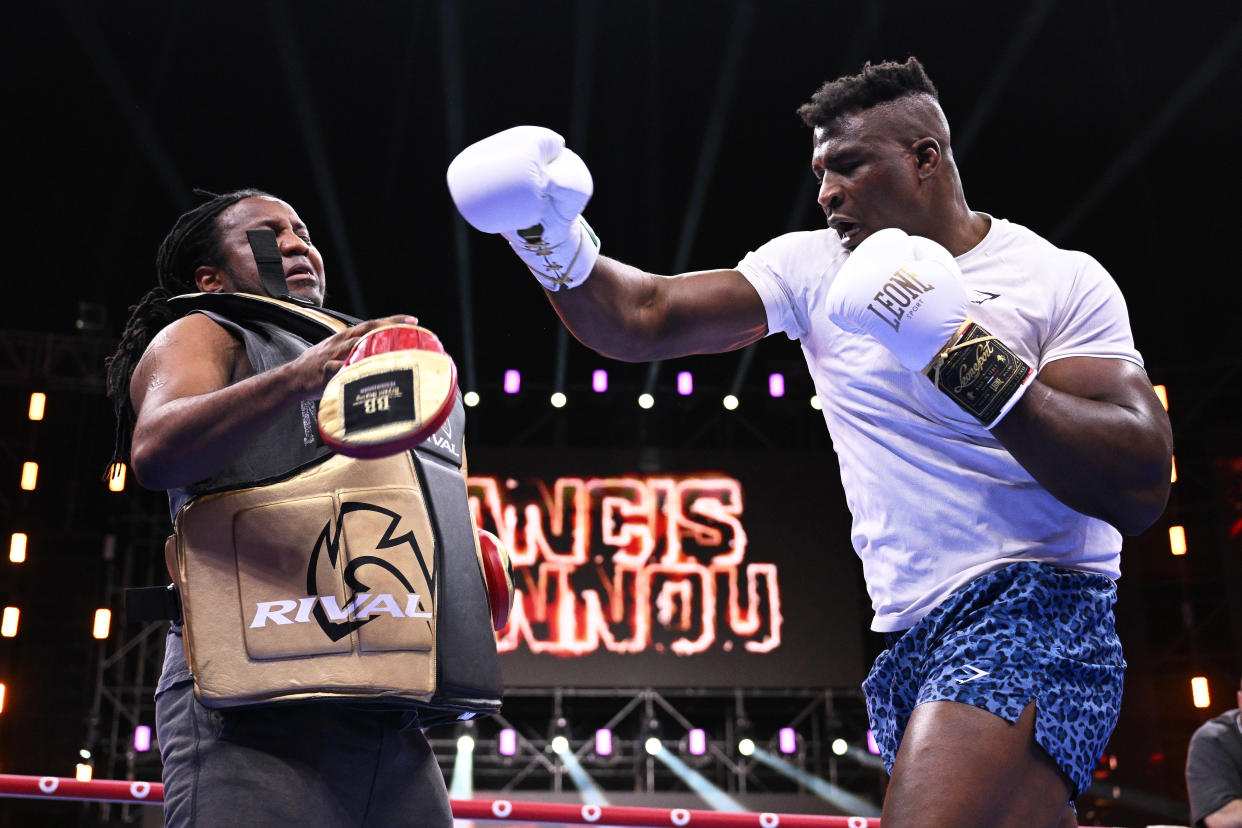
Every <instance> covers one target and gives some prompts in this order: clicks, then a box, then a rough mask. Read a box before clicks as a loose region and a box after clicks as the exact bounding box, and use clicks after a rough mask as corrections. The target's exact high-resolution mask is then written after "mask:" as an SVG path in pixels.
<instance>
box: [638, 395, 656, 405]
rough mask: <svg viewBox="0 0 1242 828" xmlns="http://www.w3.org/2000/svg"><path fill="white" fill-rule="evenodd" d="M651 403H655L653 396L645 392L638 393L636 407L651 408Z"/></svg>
mask: <svg viewBox="0 0 1242 828" xmlns="http://www.w3.org/2000/svg"><path fill="white" fill-rule="evenodd" d="M653 405H655V397H653V396H651V395H650V394H647V393H643V394H639V395H638V407H639V408H651V406H653Z"/></svg>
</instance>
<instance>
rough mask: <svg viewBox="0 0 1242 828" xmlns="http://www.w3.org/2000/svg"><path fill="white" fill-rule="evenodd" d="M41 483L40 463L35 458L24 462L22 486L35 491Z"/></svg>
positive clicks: (29, 490)
mask: <svg viewBox="0 0 1242 828" xmlns="http://www.w3.org/2000/svg"><path fill="white" fill-rule="evenodd" d="M38 484H39V464H38V463H36V462H34V461H33V460H27V461H26V462H25V463H22V488H23V489H24V490H26V491H28V492H33V491H34V490H35V486H37V485H38Z"/></svg>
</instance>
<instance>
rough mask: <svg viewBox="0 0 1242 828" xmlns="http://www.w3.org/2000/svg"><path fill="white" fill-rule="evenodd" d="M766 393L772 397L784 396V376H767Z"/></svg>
mask: <svg viewBox="0 0 1242 828" xmlns="http://www.w3.org/2000/svg"><path fill="white" fill-rule="evenodd" d="M768 393H769V394H771V395H772V396H773V397H783V396H785V375H784V374H768Z"/></svg>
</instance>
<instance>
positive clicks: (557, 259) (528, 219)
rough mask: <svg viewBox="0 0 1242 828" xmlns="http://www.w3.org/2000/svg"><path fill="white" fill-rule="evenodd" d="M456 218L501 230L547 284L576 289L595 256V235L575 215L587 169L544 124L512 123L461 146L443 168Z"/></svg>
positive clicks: (589, 186) (588, 185) (585, 195)
mask: <svg viewBox="0 0 1242 828" xmlns="http://www.w3.org/2000/svg"><path fill="white" fill-rule="evenodd" d="M447 178H448V188H449V193H450V194H451V195H452V196H453V203H455V204H456V205H457V209H458V211H459V212H460V213H461V215H462V218H464V219H465V220H466V221H467V222H469V223H470V224H471V225H472V226H473V227H475V228H476V229H478V230H482V231H483V232H484V233H499V234H501V235H503V236H504V237H505V238H506V239H508V241H509V244H510V245H511V246H512V247H513V250H514V252H516V253H517V254H518V256H519V257H520V258H521V259H522V261H524V262H525V263H526V266H527V267H529V268H530V270H531V272H532V273H534V274H535V277H536V278H537V279H539V281H540V282H541V283H542V284H543V286H544V287H546V288H547V289H548V290H559V289H560V288H561V287H567V288H572V287H577V286H578V285H580V284H582V282H583V281H585V280H586V277H587V276H589V275H590V273H591V268H593V267H594V266H595V260H596V259H597V258H598V256H599V238H598V237H597V236H596V235H595V233H594V231H592V230H591V226H590V225H589V224H587V223H586V219H584V218H583V217H582V215H581V213H582V210H583V208H584V207H586V203H587V202H588V201H590V199H591V193H592V192H593V191H594V184H593V182H592V180H591V172H590V170H588V169H587V166H586V164H585V163H583V161H582V159H581V158H579V157H578V155H577V154H576V153H575V152H574V151H573V150H571V149H569V148H567V147H566V146H565V139H564V138H562V137H561V136H560V135H558V134H557V133H555V132H553V131H552V130H550V129H546V128H544V127H537V126H517V127H512V128H511V129H506V130H505V131H504V132H498V133H496V134H495V135H492V136H490V137H487V138H484V139H483V140H481V141H478V142H476V143H474V144H471V145H470V146H468V147H466V148H465V149H464V150H462V151H461V152H460V153H458V155H457V157H456V158H454V159H453V162H452V163H451V164H449V168H448V174H447Z"/></svg>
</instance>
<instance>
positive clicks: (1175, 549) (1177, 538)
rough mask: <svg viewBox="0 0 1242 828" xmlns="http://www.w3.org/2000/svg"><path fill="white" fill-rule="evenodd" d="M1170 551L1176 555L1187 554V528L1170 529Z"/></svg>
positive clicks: (1172, 527) (1173, 527) (1176, 527)
mask: <svg viewBox="0 0 1242 828" xmlns="http://www.w3.org/2000/svg"><path fill="white" fill-rule="evenodd" d="M1169 551H1170V552H1172V553H1173V554H1174V555H1185V554H1186V527H1185V526H1170V527H1169Z"/></svg>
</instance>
